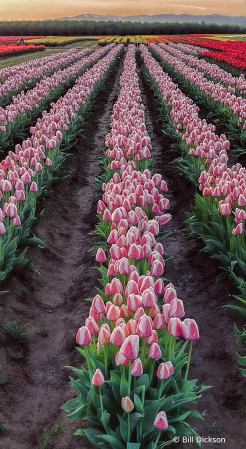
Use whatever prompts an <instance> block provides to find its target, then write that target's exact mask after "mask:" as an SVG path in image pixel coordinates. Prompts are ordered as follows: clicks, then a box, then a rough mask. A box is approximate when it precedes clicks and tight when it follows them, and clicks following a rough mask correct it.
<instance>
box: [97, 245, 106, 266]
mask: <svg viewBox="0 0 246 449" xmlns="http://www.w3.org/2000/svg"><path fill="white" fill-rule="evenodd" d="M105 260H106V255H105V252H104V251H103V249H102V248H98V250H97V253H96V261H97V262H100V263H103V262H105Z"/></svg>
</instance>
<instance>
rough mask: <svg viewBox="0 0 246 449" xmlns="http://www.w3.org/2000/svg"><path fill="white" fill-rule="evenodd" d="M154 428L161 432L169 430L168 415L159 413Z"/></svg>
mask: <svg viewBox="0 0 246 449" xmlns="http://www.w3.org/2000/svg"><path fill="white" fill-rule="evenodd" d="M154 426H155V427H157V429H159V430H165V429H167V428H168V421H167V415H166V413H165V412H159V413H158V414H157V415H156V417H155V421H154Z"/></svg>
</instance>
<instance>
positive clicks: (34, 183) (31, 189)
mask: <svg viewBox="0 0 246 449" xmlns="http://www.w3.org/2000/svg"><path fill="white" fill-rule="evenodd" d="M29 190H30V192H37V191H38V186H37V184H36V182H35V181H33V182H32V183H31V185H30V189H29Z"/></svg>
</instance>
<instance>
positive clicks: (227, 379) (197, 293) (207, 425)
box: [139, 72, 246, 449]
mask: <svg viewBox="0 0 246 449" xmlns="http://www.w3.org/2000/svg"><path fill="white" fill-rule="evenodd" d="M139 75H140V72H139ZM141 81H142V82H141V90H142V92H144V95H142V98H143V101H144V104H145V106H147V111H146V117H147V125H148V129H149V130H150V131H149V132H150V137H151V142H152V147H153V150H154V153H153V156H154V160H155V172H159V173H161V174H162V176H163V177H164V179H165V180H166V181H167V184H168V189H169V192H168V193H167V194H166V196H167V197H168V198H169V199H170V204H171V208H170V213H171V214H172V216H173V219H172V220H171V221H170V222H169V223H168V224H167V225H166V227H165V229H166V231H172V232H173V234H172V235H171V236H170V237H169V238H168V239H167V240H164V248H165V251H167V252H168V253H169V254H170V255H172V256H173V259H172V261H171V263H170V265H168V267H167V268H166V269H165V276H166V277H167V278H169V279H170V281H171V282H173V284H174V286H175V288H176V289H177V292H178V297H179V298H180V299H182V300H183V301H184V305H185V311H186V317H190V318H193V319H195V320H196V321H197V323H198V325H199V329H200V336H201V337H200V339H199V340H198V341H197V342H196V343H195V345H194V352H193V362H192V366H191V370H190V374H189V378H190V379H198V380H199V384H203V385H212V386H213V388H212V389H211V390H208V392H206V393H204V395H203V397H202V399H201V400H200V401H199V403H198V406H197V409H198V410H199V412H200V413H202V415H203V416H204V418H205V421H201V422H200V421H199V420H197V419H196V420H194V426H195V427H196V428H197V431H198V433H199V434H200V435H202V436H204V437H208V436H211V437H213V438H225V439H226V443H225V444H224V445H223V444H220V443H218V444H210V443H204V445H203V446H202V447H204V448H207V449H217V448H219V447H220V448H221V447H224V448H226V449H235V448H236V447H237V448H238V449H244V448H245V447H246V428H245V426H244V422H245V413H246V401H245V389H246V380H245V379H244V378H243V377H242V375H241V374H240V372H239V369H238V364H237V361H236V354H235V352H236V351H239V349H240V348H239V347H237V344H236V337H235V336H234V333H233V322H234V320H233V317H232V314H231V312H229V311H227V310H226V309H222V308H221V307H222V306H223V305H224V304H226V303H228V300H227V298H228V290H229V283H228V282H223V283H219V284H218V283H215V279H216V276H217V275H218V274H219V272H220V271H219V268H218V263H217V262H216V261H215V260H213V259H211V258H209V256H208V254H206V253H199V251H200V250H201V249H202V247H203V244H202V242H200V241H199V240H197V239H196V240H188V241H185V236H184V233H183V232H182V229H184V223H183V222H184V220H185V219H186V215H185V212H189V211H190V204H192V203H194V193H195V190H194V187H193V186H192V185H191V184H190V183H189V182H188V181H187V180H185V179H184V178H182V177H181V176H180V175H179V173H178V170H177V169H176V167H174V166H172V165H170V162H171V161H172V160H174V159H175V158H176V157H177V153H174V152H172V151H171V146H170V145H171V142H170V140H169V139H166V138H163V134H162V131H161V128H162V124H161V122H160V121H158V110H157V107H156V104H155V102H154V101H153V93H152V91H150V89H149V88H148V86H147V84H146V83H145V82H144V80H143V78H141ZM230 302H231V303H233V301H232V300H231V301H230ZM238 323H240V324H241V322H240V320H238ZM173 447H174V448H176V449H181V448H182V449H183V448H184V449H188V448H194V447H196V445H195V443H193V444H189V443H186V444H181V443H178V444H174V445H173Z"/></svg>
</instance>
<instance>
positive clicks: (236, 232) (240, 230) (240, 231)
mask: <svg viewBox="0 0 246 449" xmlns="http://www.w3.org/2000/svg"><path fill="white" fill-rule="evenodd" d="M243 233H244V227H243V223H239V224H238V225H237V226H236V227H235V228H234V229H233V230H232V234H233V235H240V234H243Z"/></svg>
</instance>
